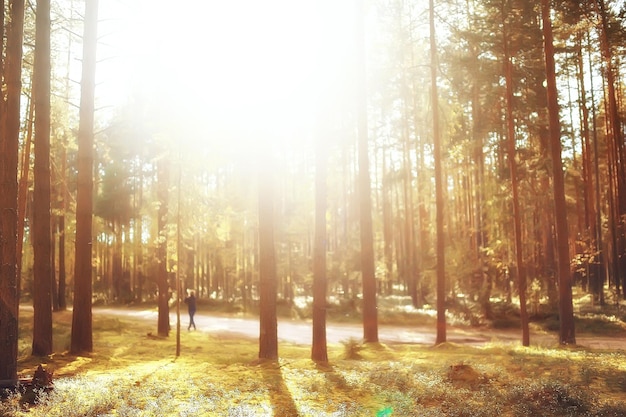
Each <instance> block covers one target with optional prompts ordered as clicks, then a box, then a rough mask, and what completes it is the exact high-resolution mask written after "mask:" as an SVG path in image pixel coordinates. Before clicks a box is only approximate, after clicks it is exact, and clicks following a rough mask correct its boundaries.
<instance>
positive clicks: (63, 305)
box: [57, 143, 67, 310]
mask: <svg viewBox="0 0 626 417" xmlns="http://www.w3.org/2000/svg"><path fill="white" fill-rule="evenodd" d="M66 169H67V147H66V144H65V143H64V144H63V153H62V155H61V178H63V179H62V180H61V186H60V188H61V190H60V191H59V194H60V202H59V205H60V207H59V209H60V214H59V217H58V219H57V221H58V230H59V292H58V300H59V310H66V309H67V300H66V297H65V289H66V272H65V200H66V197H67V185H66V177H65V172H66Z"/></svg>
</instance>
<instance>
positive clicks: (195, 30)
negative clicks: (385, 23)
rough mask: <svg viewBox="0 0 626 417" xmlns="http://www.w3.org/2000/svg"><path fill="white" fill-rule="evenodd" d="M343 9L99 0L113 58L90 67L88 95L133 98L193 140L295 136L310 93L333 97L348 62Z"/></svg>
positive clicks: (306, 1) (249, 1)
mask: <svg viewBox="0 0 626 417" xmlns="http://www.w3.org/2000/svg"><path fill="white" fill-rule="evenodd" d="M130 4H132V5H133V6H131V7H129V5H130ZM353 4H354V2H353V1H348V2H333V1H330V0H321V1H311V0H263V1H259V0H191V1H187V2H184V3H181V4H180V5H178V4H177V3H173V2H171V1H165V0H127V1H125V2H121V1H111V0H105V1H101V2H100V9H101V10H100V15H101V19H102V20H103V23H101V26H100V33H101V35H102V34H107V36H105V37H103V39H104V40H103V42H106V43H109V44H114V45H117V48H115V49H111V50H115V51H117V52H116V55H118V57H117V58H116V59H114V60H111V62H110V63H106V62H102V63H101V64H99V67H98V78H99V79H102V80H103V85H102V87H99V90H98V95H101V94H105V95H106V94H109V95H111V96H119V97H121V98H122V99H123V97H124V96H126V95H128V94H137V93H139V94H141V95H142V96H143V97H145V99H146V101H147V102H148V103H150V104H151V105H154V104H155V103H158V104H159V105H162V106H164V107H162V111H164V112H165V113H166V115H165V116H164V118H166V119H170V118H171V120H169V121H171V122H172V123H173V124H174V125H176V124H177V123H182V124H184V125H186V126H187V127H188V126H189V123H192V124H195V126H196V129H197V130H196V131H197V132H198V133H200V132H206V131H210V132H215V131H222V130H227V131H230V132H232V131H237V132H239V133H241V132H243V133H244V134H247V133H248V132H255V133H257V134H258V132H263V134H264V136H277V137H278V136H281V135H285V134H290V133H291V132H293V131H294V130H302V128H303V127H305V128H306V126H308V125H310V123H311V122H312V118H313V117H314V115H315V110H316V103H317V99H318V97H319V96H320V94H329V93H330V94H332V93H333V92H337V93H338V94H340V88H341V83H342V82H343V81H342V80H343V79H345V78H346V77H345V76H343V78H342V76H341V75H338V74H340V73H342V72H343V73H345V71H346V70H347V69H349V67H350V63H351V61H350V56H349V55H350V53H351V52H350V51H351V50H352V48H351V42H352V39H353V38H352V36H353V35H352V34H353V30H352V21H353V19H354V18H353V15H352V6H353ZM120 15H121V16H122V19H121V21H120V19H119V16H120ZM110 16H113V17H114V18H113V19H112V20H107V19H109V17H110ZM322 19H323V20H322ZM107 21H108V22H109V23H107ZM111 22H114V23H111ZM107 48H108V47H105V49H107ZM102 54H106V52H102ZM112 80H119V81H115V82H111V81H112ZM111 85H112V87H111ZM107 86H108V87H107ZM338 96H339V95H338ZM161 121H163V120H161ZM198 136H199V137H197V139H199V140H206V138H204V137H203V136H204V134H203V133H201V134H200V135H198Z"/></svg>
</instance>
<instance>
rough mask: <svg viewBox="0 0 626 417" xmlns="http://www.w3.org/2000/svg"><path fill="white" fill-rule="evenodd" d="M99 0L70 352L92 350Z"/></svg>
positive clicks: (81, 138) (89, 61) (88, 50)
mask: <svg viewBox="0 0 626 417" xmlns="http://www.w3.org/2000/svg"><path fill="white" fill-rule="evenodd" d="M97 37H98V0H86V1H85V26H84V34H83V67H82V81H81V97H80V121H79V126H78V184H77V190H76V243H75V248H76V255H75V259H74V309H73V312H72V335H71V346H70V350H71V352H73V353H79V352H91V351H92V350H93V329H92V312H91V299H92V292H93V288H92V259H93V245H92V234H91V233H92V230H91V229H92V221H93V164H94V158H93V152H94V150H93V136H94V99H95V97H94V95H95V87H96V79H95V75H96V46H97Z"/></svg>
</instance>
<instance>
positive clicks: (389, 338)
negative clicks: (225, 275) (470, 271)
mask: <svg viewBox="0 0 626 417" xmlns="http://www.w3.org/2000/svg"><path fill="white" fill-rule="evenodd" d="M93 314H94V315H98V314H103V315H109V316H122V317H125V318H136V319H140V320H147V321H152V322H154V323H155V326H156V320H157V311H156V310H154V309H149V310H135V309H123V308H109V307H107V308H101V307H97V308H94V310H93ZM195 322H196V327H197V330H198V331H202V332H207V333H220V334H232V335H233V336H240V337H250V338H258V336H259V322H258V320H257V319H254V318H240V317H224V316H217V315H210V314H206V313H198V314H196V316H195ZM170 323H172V325H173V326H174V325H175V323H176V314H175V313H172V314H171V317H170ZM187 325H188V315H187V312H186V310H185V311H181V328H182V329H183V331H187ZM446 334H447V341H448V342H452V343H458V344H465V345H472V346H482V345H485V344H488V343H492V342H493V343H501V344H511V345H519V344H520V343H521V342H520V340H521V334H520V332H519V331H514V330H492V329H486V328H473V327H457V326H448V328H447V332H446ZM362 337H363V329H362V327H361V325H359V324H356V323H355V324H336V323H327V326H326V338H327V341H328V343H331V344H339V343H342V342H344V341H348V340H350V339H355V340H361V339H362ZM378 337H379V340H380V342H382V343H387V344H391V343H416V344H426V345H434V343H435V337H436V330H435V328H434V327H432V328H431V327H425V326H418V327H409V326H387V325H381V326H379V329H378ZM278 339H279V340H280V341H284V342H289V343H294V344H302V345H310V344H311V339H312V336H311V323H310V322H307V321H299V320H286V319H279V321H278ZM576 340H577V343H578V345H580V346H584V347H588V348H592V349H609V350H626V340H625V339H624V338H617V337H616V338H611V337H595V336H585V335H578V336H577V337H576ZM530 341H531V345H532V346H542V347H550V346H556V345H557V336H556V335H555V334H548V333H538V332H532V333H531V338H530Z"/></svg>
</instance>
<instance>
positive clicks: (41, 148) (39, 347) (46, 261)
mask: <svg viewBox="0 0 626 417" xmlns="http://www.w3.org/2000/svg"><path fill="white" fill-rule="evenodd" d="M36 14H37V19H36V24H35V25H36V34H35V61H34V85H33V89H34V91H35V114H36V118H35V168H34V191H33V206H34V209H33V228H32V231H33V254H34V264H33V265H34V266H33V274H34V277H33V311H34V313H33V320H34V324H33V344H32V353H33V355H35V356H47V355H49V354H51V353H52V301H51V300H52V298H51V295H52V294H51V292H50V291H51V288H50V287H51V286H50V274H51V273H52V271H51V265H50V251H51V236H50V74H51V70H50V0H40V1H38V2H37V12H36Z"/></svg>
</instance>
